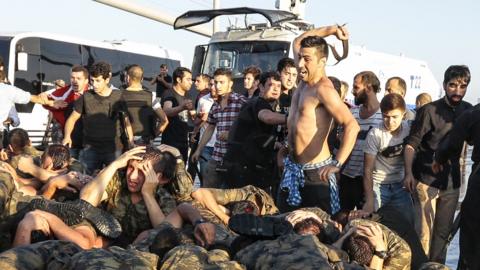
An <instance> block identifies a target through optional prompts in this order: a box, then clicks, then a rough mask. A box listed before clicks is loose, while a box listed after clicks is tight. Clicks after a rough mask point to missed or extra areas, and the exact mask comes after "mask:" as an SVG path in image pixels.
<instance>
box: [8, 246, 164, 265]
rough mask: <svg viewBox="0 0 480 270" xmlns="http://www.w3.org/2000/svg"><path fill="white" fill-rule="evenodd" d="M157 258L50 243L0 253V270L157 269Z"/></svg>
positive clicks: (133, 252) (116, 248)
mask: <svg viewBox="0 0 480 270" xmlns="http://www.w3.org/2000/svg"><path fill="white" fill-rule="evenodd" d="M157 263H158V256H156V255H155V254H151V253H147V252H141V251H138V250H135V249H123V248H120V247H110V248H108V249H90V250H82V249H81V248H80V247H79V246H77V245H76V244H73V243H71V242H68V241H59V240H50V241H44V242H39V243H35V244H32V245H28V246H22V247H16V248H12V249H10V250H7V251H5V252H3V253H0V269H2V270H11V269H12V270H13V269H20V270H22V269H25V270H36V269H38V270H40V269H48V270H94V269H107V270H108V269H112V270H113V269H129V270H130V269H132V270H133V269H137V270H153V269H156V268H157Z"/></svg>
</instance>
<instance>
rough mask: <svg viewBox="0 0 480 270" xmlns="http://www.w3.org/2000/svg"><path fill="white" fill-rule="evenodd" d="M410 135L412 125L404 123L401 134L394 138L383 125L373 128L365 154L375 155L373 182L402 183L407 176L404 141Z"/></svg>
mask: <svg viewBox="0 0 480 270" xmlns="http://www.w3.org/2000/svg"><path fill="white" fill-rule="evenodd" d="M409 133H410V125H408V122H407V121H403V122H402V125H401V130H400V132H399V133H398V134H397V135H395V136H393V135H392V134H391V133H390V132H388V131H387V130H386V129H385V127H384V126H383V123H381V124H380V125H379V126H378V127H376V128H373V129H372V130H370V132H369V133H368V135H367V139H366V140H365V149H364V152H365V153H367V154H371V155H375V156H376V158H375V163H374V168H373V181H374V182H375V183H378V184H392V183H398V182H402V181H403V178H404V176H405V171H404V167H405V162H404V160H403V148H404V144H403V141H404V139H405V137H407V136H408V134H409Z"/></svg>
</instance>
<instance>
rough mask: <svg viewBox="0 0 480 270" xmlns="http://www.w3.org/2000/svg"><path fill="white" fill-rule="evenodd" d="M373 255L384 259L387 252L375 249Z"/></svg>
mask: <svg viewBox="0 0 480 270" xmlns="http://www.w3.org/2000/svg"><path fill="white" fill-rule="evenodd" d="M373 255H375V256H377V257H379V258H380V259H382V260H385V258H387V252H386V251H385V250H382V251H378V250H375V252H373Z"/></svg>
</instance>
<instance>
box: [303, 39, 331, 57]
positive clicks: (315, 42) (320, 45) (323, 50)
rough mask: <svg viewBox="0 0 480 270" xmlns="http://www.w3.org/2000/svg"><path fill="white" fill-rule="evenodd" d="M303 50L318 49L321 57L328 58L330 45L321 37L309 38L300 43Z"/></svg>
mask: <svg viewBox="0 0 480 270" xmlns="http://www.w3.org/2000/svg"><path fill="white" fill-rule="evenodd" d="M300 46H301V47H302V48H316V49H317V51H318V52H319V53H320V58H321V57H326V58H328V43H327V42H326V41H325V39H324V38H322V37H320V36H308V37H305V38H304V39H302V41H300Z"/></svg>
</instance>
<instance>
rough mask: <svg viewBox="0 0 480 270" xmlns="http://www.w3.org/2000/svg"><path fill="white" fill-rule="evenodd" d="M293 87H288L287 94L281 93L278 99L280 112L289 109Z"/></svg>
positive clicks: (285, 111)
mask: <svg viewBox="0 0 480 270" xmlns="http://www.w3.org/2000/svg"><path fill="white" fill-rule="evenodd" d="M293 91H294V89H290V90H289V91H288V93H287V94H285V93H283V92H282V93H281V94H280V98H279V99H278V102H279V107H280V112H281V113H287V112H288V110H289V109H290V105H291V103H292V93H293Z"/></svg>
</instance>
